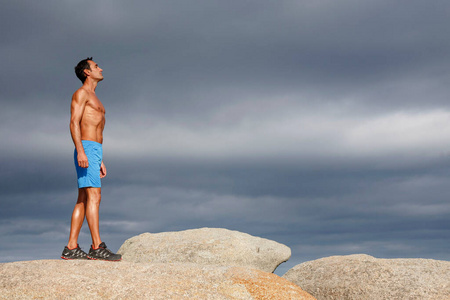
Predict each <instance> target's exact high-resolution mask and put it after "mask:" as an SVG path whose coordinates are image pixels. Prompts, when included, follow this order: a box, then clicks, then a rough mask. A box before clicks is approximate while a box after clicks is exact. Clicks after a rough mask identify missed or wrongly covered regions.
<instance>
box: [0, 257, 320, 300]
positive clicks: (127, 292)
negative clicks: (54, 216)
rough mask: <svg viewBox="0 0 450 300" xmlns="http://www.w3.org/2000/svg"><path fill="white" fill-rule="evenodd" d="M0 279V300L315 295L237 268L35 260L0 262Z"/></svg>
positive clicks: (251, 297)
mask: <svg viewBox="0 0 450 300" xmlns="http://www.w3.org/2000/svg"><path fill="white" fill-rule="evenodd" d="M0 278H1V280H0V298H1V299H156V300H158V299H161V300H162V299H164V300H167V299H177V300H178V299H181V300H183V299H189V300H192V299H214V300H215V299H236V300H238V299H305V300H306V299H308V300H310V299H315V298H314V297H312V296H311V295H309V294H308V293H306V292H304V291H302V290H301V289H300V288H299V287H298V286H296V285H295V284H293V283H291V282H289V281H287V280H286V279H283V278H281V277H279V276H277V275H275V274H272V273H266V272H263V271H259V270H253V269H245V268H242V267H225V266H198V265H194V264H181V263H177V264H162V263H157V264H137V263H132V262H125V261H122V262H104V261H89V260H84V261H64V260H37V261H25V262H13V263H3V264H0Z"/></svg>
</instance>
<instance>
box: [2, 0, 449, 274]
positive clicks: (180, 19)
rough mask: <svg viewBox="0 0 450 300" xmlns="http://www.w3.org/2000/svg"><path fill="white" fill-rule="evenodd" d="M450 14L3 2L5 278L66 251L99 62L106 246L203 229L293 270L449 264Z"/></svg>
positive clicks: (402, 7) (372, 5)
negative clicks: (274, 244)
mask: <svg viewBox="0 0 450 300" xmlns="http://www.w3.org/2000/svg"><path fill="white" fill-rule="evenodd" d="M449 9H450V5H449V4H448V3H447V2H445V1H433V2H423V1H396V2H391V1H377V2H361V1H350V0H349V1H339V2H336V1H314V2H311V1H276V2H271V1H225V2H224V1H203V0H196V1H175V2H168V1H150V2H145V1H128V2H123V1H94V2H93V1H39V2H36V1H14V2H13V1H7V2H6V3H2V4H1V9H0V26H1V28H3V30H2V33H1V39H0V55H1V56H2V57H3V58H4V59H3V61H2V70H3V71H2V72H1V73H0V81H1V82H2V89H0V99H1V103H2V109H1V110H0V139H1V140H2V147H1V152H0V159H1V160H2V172H1V174H0V197H1V209H0V216H1V221H0V234H1V236H0V237H1V238H2V240H3V241H4V243H2V245H1V246H0V253H1V259H2V261H12V260H21V259H37V258H54V257H58V255H59V254H60V253H59V252H60V251H61V250H62V247H63V245H64V243H65V242H66V239H67V236H68V231H69V221H70V220H69V219H70V213H71V209H72V205H73V203H74V200H75V198H76V188H75V179H74V176H75V171H74V170H73V146H72V142H71V139H70V135H69V129H68V120H69V116H70V112H69V106H70V98H71V95H72V93H73V92H74V91H75V90H76V89H77V88H78V87H79V86H80V82H79V81H78V79H77V78H76V77H75V75H74V72H73V67H74V65H75V64H76V63H77V61H78V60H81V59H83V58H85V57H87V56H94V60H95V61H96V62H97V63H99V64H100V66H101V67H102V68H103V69H104V72H103V74H104V76H105V80H104V81H103V82H101V83H100V84H99V87H98V89H97V91H96V92H97V95H98V96H99V98H100V99H101V100H102V101H103V103H104V104H105V106H106V110H107V113H106V116H107V124H106V129H105V144H104V145H105V153H104V154H105V162H106V165H107V168H108V176H107V178H106V179H105V180H104V189H103V191H102V195H103V198H104V199H103V202H102V209H101V232H102V234H103V235H102V237H103V239H105V240H106V241H107V243H108V246H110V247H111V248H113V249H117V248H118V247H119V246H120V245H121V244H122V242H123V241H124V240H125V239H127V238H129V237H131V236H132V235H135V234H139V233H142V232H144V231H151V232H159V231H168V230H183V229H187V228H198V227H202V226H208V227H225V228H229V229H235V230H240V231H243V232H248V233H250V234H254V235H258V236H262V237H266V238H270V239H274V240H277V241H279V242H282V243H285V244H286V245H288V246H290V247H291V248H292V250H293V257H292V259H291V262H290V266H293V265H294V264H296V263H300V262H302V261H304V260H307V259H314V258H318V257H321V256H328V255H335V254H350V253H368V254H372V255H375V256H379V257H428V258H438V259H448V258H449V257H448V253H447V252H446V249H448V242H446V241H448V240H449V239H448V237H449V232H450V228H449V225H448V222H446V216H448V212H449V211H450V206H449V204H448V201H447V198H448V197H447V195H448V192H449V189H448V184H447V182H448V180H449V177H450V173H449V172H448V171H447V170H448V169H449V166H450V161H449V156H448V155H449V153H450V152H449V150H448V149H449V147H450V142H448V140H449V139H448V136H449V135H450V132H449V129H448V128H450V110H449V107H448V100H447V98H448V95H449V88H448V86H449V85H448V82H449V79H450V76H449V72H448V71H447V70H448V69H449V63H448V62H449V61H450V60H449V59H448V58H449V57H448V56H449V54H448V53H450V51H449V50H450V49H449V48H450V41H449V40H448V39H447V38H446V31H447V28H448V25H449V21H448V17H447V16H448V12H449ZM5 29H7V30H5ZM89 243H90V237H89V231H88V229H87V228H86V227H85V228H83V231H82V233H81V236H80V244H82V245H83V246H84V248H87V247H88V246H87V245H89ZM18 249H34V250H35V251H37V252H38V253H39V254H38V255H35V254H32V253H30V252H29V251H27V250H22V251H21V252H20V251H18ZM287 267H288V265H285V266H284V267H283V268H284V269H283V270H284V271H286V270H287ZM279 272H281V271H279Z"/></svg>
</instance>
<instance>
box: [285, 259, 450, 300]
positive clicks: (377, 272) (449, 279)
mask: <svg viewBox="0 0 450 300" xmlns="http://www.w3.org/2000/svg"><path fill="white" fill-rule="evenodd" d="M283 278H286V279H287V280H289V281H292V282H293V283H295V284H297V285H299V286H300V287H301V288H302V289H304V290H305V291H307V292H308V293H310V294H311V295H313V296H314V297H316V298H317V299H318V300H321V299H358V300H360V299H371V300H376V299H408V300H412V299H420V300H425V299H433V300H438V299H450V262H448V261H438V260H432V259H377V258H374V257H372V256H368V255H363V254H360V255H349V256H332V257H327V258H322V259H318V260H314V261H310V262H305V263H302V264H300V265H297V266H295V267H294V268H292V269H291V270H289V271H288V272H287V273H286V274H285V275H283Z"/></svg>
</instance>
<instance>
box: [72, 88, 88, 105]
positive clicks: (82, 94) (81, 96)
mask: <svg viewBox="0 0 450 300" xmlns="http://www.w3.org/2000/svg"><path fill="white" fill-rule="evenodd" d="M88 98H89V93H88V91H86V89H84V88H83V87H80V88H79V89H78V90H76V91H75V93H73V96H72V101H77V102H79V101H87V99H88Z"/></svg>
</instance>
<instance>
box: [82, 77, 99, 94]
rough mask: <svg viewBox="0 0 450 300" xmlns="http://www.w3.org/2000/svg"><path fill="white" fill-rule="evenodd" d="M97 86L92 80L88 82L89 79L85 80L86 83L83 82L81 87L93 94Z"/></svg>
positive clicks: (96, 82)
mask: <svg viewBox="0 0 450 300" xmlns="http://www.w3.org/2000/svg"><path fill="white" fill-rule="evenodd" d="M97 84H98V81H93V80H90V78H86V81H85V82H84V84H83V86H84V87H85V88H86V89H87V90H89V91H92V92H95V89H96V88H97Z"/></svg>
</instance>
